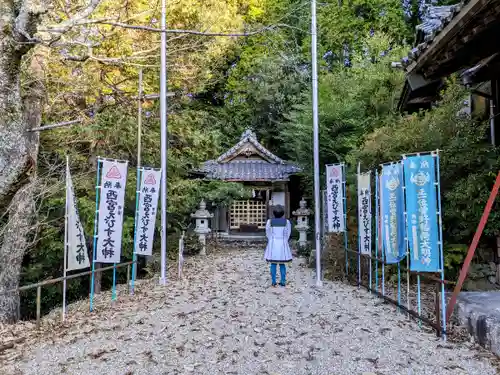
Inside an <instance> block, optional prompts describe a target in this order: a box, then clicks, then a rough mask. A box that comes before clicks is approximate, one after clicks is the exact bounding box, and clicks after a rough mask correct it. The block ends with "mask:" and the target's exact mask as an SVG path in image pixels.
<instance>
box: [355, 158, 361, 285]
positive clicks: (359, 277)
mask: <svg viewBox="0 0 500 375" xmlns="http://www.w3.org/2000/svg"><path fill="white" fill-rule="evenodd" d="M356 172H357V173H356V177H357V179H358V180H357V185H358V186H357V187H358V289H359V286H360V285H361V231H360V230H359V224H360V220H359V217H360V212H361V207H360V202H359V175H360V173H361V163H359V162H358V169H357V171H356Z"/></svg>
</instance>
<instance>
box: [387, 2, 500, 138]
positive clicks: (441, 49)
mask: <svg viewBox="0 0 500 375" xmlns="http://www.w3.org/2000/svg"><path fill="white" fill-rule="evenodd" d="M498 35H500V0H466V1H462V2H460V3H459V4H456V5H449V6H430V7H428V8H427V10H426V12H425V14H424V16H423V20H422V23H421V24H420V25H418V26H417V28H416V38H415V46H414V48H412V49H411V51H409V53H408V55H407V56H405V57H404V58H403V59H402V60H401V61H398V62H394V63H393V66H394V67H398V68H401V69H404V71H405V73H406V81H405V85H404V88H403V91H402V94H401V97H400V100H399V103H398V109H399V110H400V111H401V112H416V111H418V110H420V109H429V108H431V106H432V104H433V103H435V102H436V101H437V100H438V99H439V92H440V90H441V89H443V87H444V86H443V85H444V81H445V79H446V78H447V77H449V76H450V75H452V74H453V73H458V74H459V76H460V78H461V80H462V82H463V83H464V84H465V85H467V86H468V87H469V88H470V89H471V93H472V94H473V95H474V98H471V101H470V102H472V103H474V102H477V101H478V98H482V99H481V100H482V101H483V102H485V104H486V105H487V106H488V107H490V104H491V108H488V109H487V111H489V110H490V109H491V110H492V114H493V117H496V115H497V114H498V110H497V107H498V105H497V104H496V103H498V97H499V95H498V94H499V93H498V78H500V56H499V53H500V43H499V39H498ZM479 101H480V100H479ZM481 106H482V107H484V105H481ZM472 111H473V109H472ZM493 112H494V113H493ZM498 133H500V131H499V132H498ZM499 135H500V134H499Z"/></svg>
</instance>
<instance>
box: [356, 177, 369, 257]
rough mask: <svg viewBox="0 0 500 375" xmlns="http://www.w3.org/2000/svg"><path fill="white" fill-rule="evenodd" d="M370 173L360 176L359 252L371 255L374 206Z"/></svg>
mask: <svg viewBox="0 0 500 375" xmlns="http://www.w3.org/2000/svg"><path fill="white" fill-rule="evenodd" d="M370 176H371V174H370V172H367V173H361V174H358V231H359V242H360V244H359V251H360V252H361V254H367V255H370V254H371V251H372V207H371V206H372V205H371V198H372V196H371V185H370Z"/></svg>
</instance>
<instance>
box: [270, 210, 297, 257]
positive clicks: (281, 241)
mask: <svg viewBox="0 0 500 375" xmlns="http://www.w3.org/2000/svg"><path fill="white" fill-rule="evenodd" d="M284 220H286V219H284ZM278 221H282V220H280V219H272V220H268V221H267V223H266V236H267V246H266V252H265V254H264V259H265V260H266V261H268V262H269V263H286V262H291V261H292V252H291V250H290V245H289V244H288V240H289V239H290V234H291V233H292V225H291V224H290V221H288V220H286V222H285V223H284V224H285V225H283V224H281V225H279V226H277V225H275V224H276V222H278Z"/></svg>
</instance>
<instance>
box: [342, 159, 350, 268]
mask: <svg viewBox="0 0 500 375" xmlns="http://www.w3.org/2000/svg"><path fill="white" fill-rule="evenodd" d="M341 166H342V167H341V168H342V180H343V181H342V190H343V198H344V199H343V200H344V252H345V273H346V276H349V252H348V251H347V246H348V240H347V184H346V176H345V174H346V168H345V164H344V163H342V164H341Z"/></svg>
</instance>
